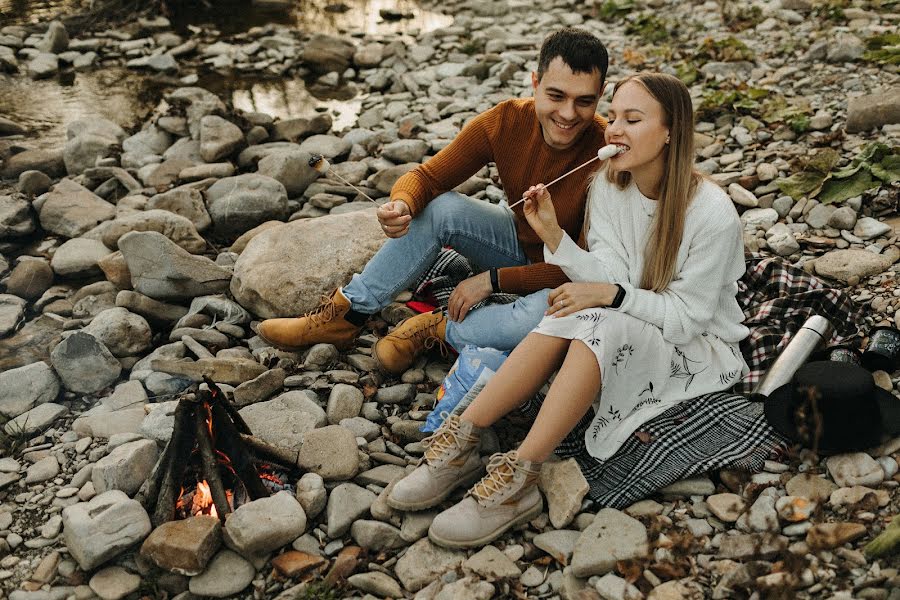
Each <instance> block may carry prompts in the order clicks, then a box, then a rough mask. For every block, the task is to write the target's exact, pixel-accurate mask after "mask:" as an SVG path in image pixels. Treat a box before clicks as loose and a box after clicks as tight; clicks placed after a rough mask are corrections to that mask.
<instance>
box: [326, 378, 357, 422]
mask: <svg viewBox="0 0 900 600" xmlns="http://www.w3.org/2000/svg"><path fill="white" fill-rule="evenodd" d="M364 400H365V398H364V397H363V393H362V391H361V390H360V389H358V388H356V387H353V386H352V385H347V384H344V383H338V384H335V386H334V387H333V388H331V393H330V394H329V395H328V408H327V409H326V416H327V417H328V423H329V424H330V425H337V424H339V423H340V422H341V421H342V420H344V419H350V418H352V417H357V416H359V411H360V410H362V405H363V401H364Z"/></svg>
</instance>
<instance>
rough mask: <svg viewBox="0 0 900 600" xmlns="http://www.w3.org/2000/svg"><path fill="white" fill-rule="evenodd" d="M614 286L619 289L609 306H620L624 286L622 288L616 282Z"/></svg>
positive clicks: (623, 297)
mask: <svg viewBox="0 0 900 600" xmlns="http://www.w3.org/2000/svg"><path fill="white" fill-rule="evenodd" d="M616 287H617V288H619V291H618V292H616V295H615V297H614V298H613V301H612V302H611V303H610V305H609V307H610V308H619V307H620V306H622V302H624V301H625V288H623V287H622V286H621V285H619V284H618V283H617V284H616Z"/></svg>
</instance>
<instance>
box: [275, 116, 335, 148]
mask: <svg viewBox="0 0 900 600" xmlns="http://www.w3.org/2000/svg"><path fill="white" fill-rule="evenodd" d="M330 129H331V115H330V114H328V113H327V112H326V113H320V114H317V115H315V116H314V117H311V118H308V119H307V118H305V117H297V118H294V119H283V120H281V121H278V122H277V123H274V124H273V125H272V126H271V138H270V139H271V140H272V141H278V140H288V141H291V142H294V141H297V140H300V139H303V138H306V137H309V136H311V135H316V134H320V133H328V130H330Z"/></svg>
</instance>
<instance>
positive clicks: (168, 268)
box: [119, 231, 231, 300]
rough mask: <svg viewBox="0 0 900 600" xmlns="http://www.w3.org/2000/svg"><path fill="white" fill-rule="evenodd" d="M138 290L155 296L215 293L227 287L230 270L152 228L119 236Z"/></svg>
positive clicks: (159, 298)
mask: <svg viewBox="0 0 900 600" xmlns="http://www.w3.org/2000/svg"><path fill="white" fill-rule="evenodd" d="M119 249H120V250H121V251H122V255H123V256H124V257H125V261H126V262H127V263H128V270H129V272H130V273H131V280H132V284H133V285H134V289H135V291H137V292H140V293H142V294H144V295H146V296H149V297H151V298H154V299H156V300H177V299H182V298H193V297H195V296H204V295H207V294H216V293H219V292H222V291H224V290H225V289H226V288H227V287H228V282H229V281H230V279H231V273H229V272H228V271H227V270H225V269H223V268H221V267H219V266H218V265H216V264H215V263H214V262H213V261H212V260H210V259H208V258H206V257H203V256H194V255H192V254H190V253H188V252H187V251H186V250H184V249H183V248H181V247H180V246H178V245H176V244H175V243H174V242H172V241H171V240H169V239H168V238H167V237H166V236H164V235H162V234H161V233H157V232H155V231H147V232H137V231H135V232H131V233H128V234H125V235H124V236H122V237H121V238H119Z"/></svg>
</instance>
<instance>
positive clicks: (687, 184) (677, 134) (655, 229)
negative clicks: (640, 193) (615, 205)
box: [606, 73, 700, 292]
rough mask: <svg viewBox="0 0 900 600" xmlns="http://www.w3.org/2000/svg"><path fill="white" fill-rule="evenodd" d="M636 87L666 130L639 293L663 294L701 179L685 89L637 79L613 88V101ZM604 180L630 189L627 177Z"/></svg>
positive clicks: (661, 78) (653, 78)
mask: <svg viewBox="0 0 900 600" xmlns="http://www.w3.org/2000/svg"><path fill="white" fill-rule="evenodd" d="M631 81H633V82H635V83H638V84H640V85H641V86H643V87H644V89H646V90H647V92H648V93H649V94H650V95H651V96H653V98H654V99H655V100H656V101H657V102H659V103H660V105H662V109H663V119H664V121H665V125H666V127H668V128H669V143H668V145H667V146H666V147H665V148H664V150H663V152H664V153H665V154H664V157H663V160H664V161H665V166H664V168H663V175H662V179H660V182H659V190H658V199H657V201H658V205H657V209H656V215H655V217H654V219H653V225H652V229H651V231H650V237H648V238H647V246H646V247H645V248H644V265H643V269H642V271H641V284H640V287H641V288H642V289H645V290H652V291H654V292H662V291H663V290H665V289H666V288H667V287H669V283H671V282H672V278H673V277H674V276H675V262H676V260H677V258H678V248H679V247H680V246H681V238H682V236H683V234H684V219H685V215H686V214H687V209H688V205H689V204H690V202H691V198H693V197H694V192H695V191H696V189H697V185H698V184H699V183H700V174H699V173H698V172H697V171H695V170H694V110H693V106H692V105H691V96H690V93H689V92H688V89H687V87H686V86H685V85H684V83H682V82H681V80H679V79H678V78H677V77H673V76H672V75H666V74H664V73H638V74H637V75H632V76H631V77H627V78H625V79H623V80H621V81H619V82H618V83H617V84H616V87H615V89H614V90H613V96H615V95H616V92H617V91H619V89H620V88H621V87H622V86H623V85H625V84H626V83H628V82H631ZM606 176H607V178H608V179H609V181H610V182H612V183H615V184H616V185H617V186H618V187H619V188H620V189H625V188H626V187H627V186H628V184H629V183H631V173H629V172H627V171H613V170H612V169H607V172H606Z"/></svg>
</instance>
